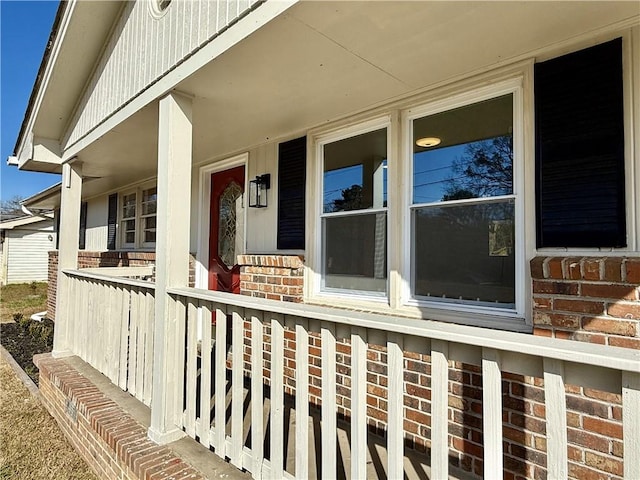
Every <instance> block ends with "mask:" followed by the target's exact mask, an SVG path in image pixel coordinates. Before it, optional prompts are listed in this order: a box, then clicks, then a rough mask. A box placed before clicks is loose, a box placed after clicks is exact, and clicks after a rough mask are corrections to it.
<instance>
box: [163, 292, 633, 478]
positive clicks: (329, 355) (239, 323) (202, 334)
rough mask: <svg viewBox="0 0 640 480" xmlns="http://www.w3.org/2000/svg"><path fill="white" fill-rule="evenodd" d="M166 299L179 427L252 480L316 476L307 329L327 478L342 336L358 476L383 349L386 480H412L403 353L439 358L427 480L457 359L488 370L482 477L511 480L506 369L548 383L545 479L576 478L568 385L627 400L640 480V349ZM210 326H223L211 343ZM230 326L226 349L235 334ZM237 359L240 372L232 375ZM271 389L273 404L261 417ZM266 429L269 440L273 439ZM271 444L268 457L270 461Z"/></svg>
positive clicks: (271, 305)
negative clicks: (291, 381) (287, 387)
mask: <svg viewBox="0 0 640 480" xmlns="http://www.w3.org/2000/svg"><path fill="white" fill-rule="evenodd" d="M168 293H169V295H170V296H171V298H172V307H171V312H172V315H171V316H172V318H176V319H177V321H178V329H179V334H178V338H177V349H176V355H177V362H176V364H177V365H180V364H184V365H185V369H184V370H182V369H181V370H180V371H181V372H182V373H181V376H182V378H181V379H182V382H179V383H178V385H177V386H176V388H175V389H174V391H173V392H172V394H173V395H175V396H176V402H175V404H176V405H182V406H183V407H184V408H183V411H180V412H175V417H176V419H177V422H178V426H179V427H181V428H183V429H184V431H185V432H186V433H187V434H188V435H189V436H190V437H192V438H195V439H198V440H199V441H200V442H201V443H202V444H203V445H205V446H206V447H213V449H214V451H215V453H216V454H217V455H219V456H220V457H222V458H229V459H230V461H231V463H233V464H234V465H235V466H237V467H238V468H244V469H246V470H248V471H250V472H252V474H253V477H254V478H262V477H265V478H291V477H292V475H291V473H290V472H294V476H295V478H301V479H304V478H308V477H309V474H310V472H309V466H310V465H313V462H310V447H311V448H313V446H310V443H309V423H308V422H307V421H304V419H307V418H308V415H309V390H310V389H309V368H308V366H309V339H310V333H311V332H313V333H317V334H319V335H320V338H321V362H322V390H321V403H322V414H321V415H322V417H321V425H322V427H321V444H322V454H321V459H320V462H318V464H319V465H321V469H322V471H321V476H322V478H336V477H337V471H336V469H337V455H336V451H337V448H338V446H337V443H336V438H337V411H338V408H337V403H336V381H335V380H336V339H340V338H345V339H347V340H349V341H350V343H351V373H350V381H351V384H350V394H351V419H350V430H351V431H350V443H351V451H350V459H349V462H348V463H349V465H350V467H349V469H350V473H349V472H347V476H348V477H350V478H353V479H356V478H366V477H367V403H366V396H367V370H366V368H367V367H366V365H367V363H366V362H367V359H366V354H367V348H366V345H367V343H373V344H377V345H384V346H386V349H387V368H388V372H387V373H388V379H389V385H388V398H387V401H388V407H387V415H388V417H387V424H388V431H387V435H386V436H387V445H386V449H387V464H386V466H385V470H386V475H387V476H388V478H403V476H404V465H403V456H404V436H405V432H404V430H403V396H404V388H403V381H404V380H403V375H404V371H405V368H404V357H403V351H410V352H417V353H425V354H429V355H430V356H431V439H430V440H431V465H430V467H431V475H430V478H434V479H442V478H447V475H448V469H449V461H448V457H449V453H450V452H449V440H448V426H449V420H448V396H449V391H448V378H449V377H448V373H449V366H450V365H449V362H452V361H459V362H463V363H466V364H472V365H478V366H481V369H482V388H483V402H482V416H483V432H484V477H485V478H502V477H503V407H502V389H501V381H502V377H501V373H502V372H511V373H515V374H521V375H526V376H533V377H540V378H543V379H544V394H545V407H546V432H547V448H546V450H547V451H546V454H547V474H548V478H566V476H567V471H568V458H567V425H566V418H567V414H566V397H565V384H571V385H578V386H583V387H587V388H594V389H597V390H602V391H606V392H613V393H621V394H622V399H623V415H622V416H623V442H624V455H625V461H624V478H626V479H629V480H631V479H638V478H640V462H638V461H637V459H638V458H640V408H639V406H640V352H636V351H632V350H628V349H621V348H614V347H605V346H602V345H593V344H586V343H579V342H573V341H567V340H558V339H549V338H542V337H534V336H530V335H524V334H518V333H510V332H500V331H492V330H487V329H479V328H473V327H466V326H458V325H448V324H442V323H438V322H429V321H418V320H411V319H404V318H394V317H382V316H378V315H368V314H365V313H359V312H341V311H339V310H336V309H329V308H322V307H316V306H310V305H299V304H289V303H282V302H276V301H267V300H263V299H254V298H249V297H244V296H239V295H230V294H223V293H215V292H208V291H205V290H196V289H188V288H172V289H168ZM212 318H213V319H215V322H216V326H215V334H214V336H215V338H214V339H213V340H212V338H211V335H212V326H211V320H212ZM245 322H249V323H250V325H251V328H250V330H251V335H250V342H249V341H248V340H247V339H246V338H245V337H244V333H243V330H244V329H245V328H246V327H245ZM231 326H232V332H233V334H232V338H231V342H230V343H231V345H230V346H231V348H230V349H229V348H228V338H227V330H228V329H229V327H231ZM266 327H270V335H271V340H270V349H269V350H270V351H265V344H264V342H263V332H264V331H265V329H266ZM285 327H289V328H290V329H291V330H294V331H295V335H296V336H295V361H296V368H295V389H296V394H295V406H294V409H295V417H296V418H297V419H299V420H298V421H296V422H295V434H293V435H289V436H288V437H287V438H289V439H291V438H293V439H294V440H293V441H294V442H295V466H293V467H292V468H289V469H288V470H289V472H287V471H285V454H284V452H285V451H286V446H285V437H286V436H287V435H286V432H285V429H286V428H287V426H288V423H287V422H285V395H284V365H285ZM183 342H184V343H183ZM245 342H247V343H249V345H250V347H251V356H250V358H248V357H247V358H245V355H244V349H243V347H244V344H245ZM265 358H268V359H269V362H270V374H269V379H268V380H269V382H268V383H269V387H266V386H265V385H264V383H263V372H264V370H263V369H264V366H265ZM229 360H230V361H231V365H232V367H233V368H231V370H230V372H228V371H227V370H228V362H229ZM245 365H250V367H249V368H250V375H249V376H250V383H246V382H245V378H244V376H245V372H244V370H245ZM238 366H241V367H242V368H238ZM229 374H230V378H228V377H227V375H229ZM267 388H269V389H270V394H269V401H270V408H269V414H268V418H267V419H265V417H264V415H263V412H264V410H266V409H267V407H266V402H265V390H266V389H267ZM229 398H230V400H229ZM229 402H230V419H229V420H230V421H228V410H227V404H228V403H229ZM247 402H249V404H248V405H247ZM245 410H246V411H247V412H248V410H250V414H248V413H246V412H245ZM212 412H213V413H212ZM245 413H246V414H245ZM285 423H287V425H285ZM267 424H268V430H269V432H270V433H269V435H268V436H267V437H266V438H265V432H266V431H267ZM268 444H270V454H269V455H266V445H268ZM267 457H268V458H267Z"/></svg>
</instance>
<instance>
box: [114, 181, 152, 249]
mask: <svg viewBox="0 0 640 480" xmlns="http://www.w3.org/2000/svg"><path fill="white" fill-rule="evenodd" d="M120 200H121V201H120V205H121V206H120V246H121V247H122V248H153V247H155V242H156V210H157V201H158V195H157V188H156V187H155V186H154V187H149V188H138V189H136V190H134V191H129V192H125V193H123V194H121V195H120Z"/></svg>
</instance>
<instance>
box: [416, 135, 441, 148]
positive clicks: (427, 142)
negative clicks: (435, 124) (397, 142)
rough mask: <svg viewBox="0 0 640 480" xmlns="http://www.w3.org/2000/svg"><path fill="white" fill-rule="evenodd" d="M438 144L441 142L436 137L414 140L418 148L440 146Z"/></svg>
mask: <svg viewBox="0 0 640 480" xmlns="http://www.w3.org/2000/svg"><path fill="white" fill-rule="evenodd" d="M440 142H442V140H440V139H439V138H438V137H423V138H419V139H418V140H416V145H418V146H419V147H425V148H429V147H435V146H436V145H440Z"/></svg>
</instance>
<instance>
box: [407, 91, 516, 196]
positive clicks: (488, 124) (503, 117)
mask: <svg viewBox="0 0 640 480" xmlns="http://www.w3.org/2000/svg"><path fill="white" fill-rule="evenodd" d="M420 144H422V145H427V146H420ZM429 145H430V146H429ZM511 193H513V95H511V94H509V95H505V96H502V97H498V98H494V99H491V100H486V101H484V102H479V103H475V104H473V105H468V106H465V107H461V108H456V109H454V110H449V111H446V112H442V113H438V114H435V115H430V116H428V117H423V118H418V119H416V120H414V121H413V203H432V202H441V201H447V200H460V199H464V198H483V197H494V196H499V195H510V194H511Z"/></svg>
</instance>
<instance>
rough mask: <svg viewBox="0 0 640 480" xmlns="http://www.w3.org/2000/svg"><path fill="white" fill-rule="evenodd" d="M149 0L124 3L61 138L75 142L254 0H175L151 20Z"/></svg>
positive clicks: (254, 1)
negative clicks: (161, 13) (67, 127)
mask: <svg viewBox="0 0 640 480" xmlns="http://www.w3.org/2000/svg"><path fill="white" fill-rule="evenodd" d="M149 3H150V2H149V1H143V0H138V1H135V2H126V3H125V6H124V8H123V11H122V14H121V16H120V19H119V20H118V21H117V23H116V26H115V28H114V30H113V33H112V34H111V38H110V39H109V41H108V42H107V45H106V47H105V50H104V52H103V54H102V57H101V58H100V61H99V62H98V65H97V67H96V69H95V72H94V73H93V77H92V78H91V80H90V81H89V83H88V85H87V89H86V91H85V94H84V96H83V98H82V100H81V102H80V105H79V107H78V110H77V113H76V115H75V117H74V120H73V122H72V124H71V127H70V130H69V131H68V133H67V136H66V138H65V139H64V140H65V141H64V142H63V143H65V144H66V145H67V147H68V146H70V145H72V144H74V143H75V142H76V141H78V140H79V139H80V138H82V137H83V136H84V135H86V134H87V133H88V132H89V131H91V130H92V129H93V128H94V127H96V126H97V125H99V124H100V123H101V122H102V121H104V120H105V119H106V118H108V117H109V116H110V115H111V114H113V113H114V112H116V110H118V109H119V108H120V107H122V106H123V105H124V104H125V103H127V102H128V101H130V100H131V99H133V98H134V97H135V96H136V95H138V94H139V93H140V92H142V91H143V90H144V89H146V88H147V87H148V86H149V85H151V84H152V83H153V82H155V81H156V80H158V79H159V78H160V77H162V76H163V75H164V74H165V73H166V72H168V71H169V70H170V69H171V68H173V67H174V66H175V65H177V64H178V63H179V62H181V61H182V60H183V59H185V57H187V56H188V55H190V54H191V53H192V52H193V51H195V50H197V49H199V48H200V47H202V46H203V45H204V44H206V43H207V42H208V41H209V40H211V39H212V38H213V37H215V36H216V35H217V34H218V33H220V32H221V31H222V30H224V29H225V28H227V27H228V26H229V25H230V24H232V23H233V22H235V21H236V20H237V19H239V18H240V17H241V16H243V15H244V14H245V13H247V12H248V11H249V10H250V9H251V7H252V6H253V5H254V4H256V3H258V1H257V0H250V1H242V2H237V1H236V2H234V1H229V0H176V1H174V2H172V3H171V5H170V6H169V8H168V9H167V11H166V14H165V15H163V16H162V17H160V18H155V17H154V16H153V15H152V13H151V9H150V5H149Z"/></svg>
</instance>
